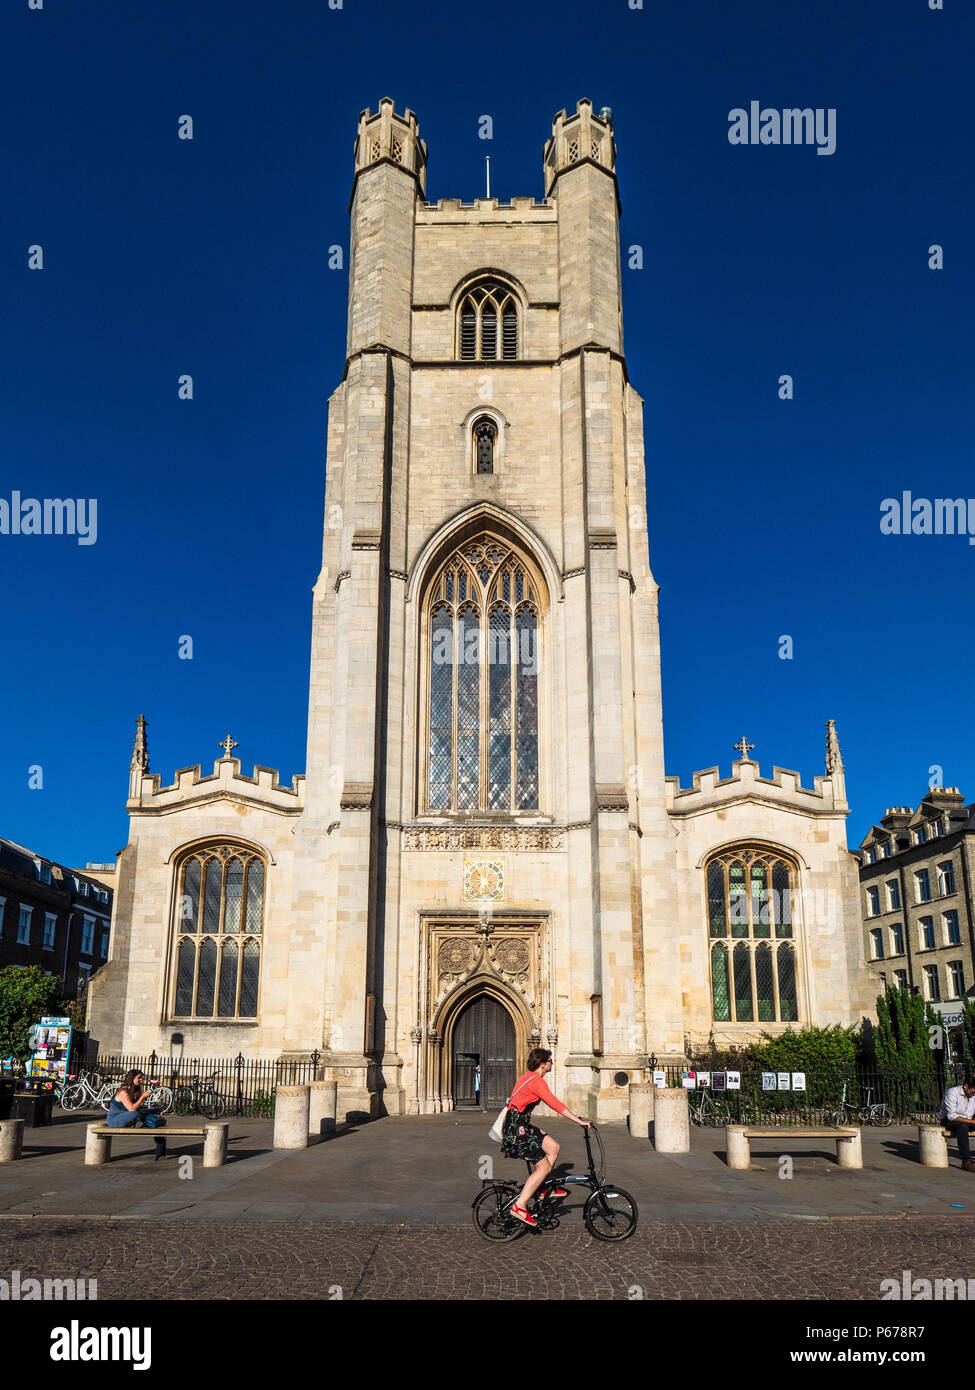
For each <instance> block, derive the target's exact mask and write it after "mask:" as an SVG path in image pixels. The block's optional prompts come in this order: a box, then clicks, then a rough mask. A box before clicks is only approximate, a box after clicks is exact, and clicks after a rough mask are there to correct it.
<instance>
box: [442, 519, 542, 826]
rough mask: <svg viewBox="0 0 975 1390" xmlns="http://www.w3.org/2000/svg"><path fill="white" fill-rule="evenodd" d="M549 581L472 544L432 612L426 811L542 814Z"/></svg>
mask: <svg viewBox="0 0 975 1390" xmlns="http://www.w3.org/2000/svg"><path fill="white" fill-rule="evenodd" d="M543 604H544V593H543V587H542V581H541V577H540V576H539V574H538V573H537V571H536V570H535V568H534V566H533V565H531V564H530V563H529V562H528V561H527V560H526V559H524V558H522V557H521V556H520V555H519V554H518V552H517V551H515V550H514V549H513V548H512V547H511V546H510V545H509V544H508V543H507V542H505V541H503V540H500V539H499V538H498V537H495V536H492V535H486V534H485V535H483V536H480V537H478V538H476V539H475V540H471V541H467V542H465V543H464V544H463V545H461V546H459V547H458V549H457V550H455V551H454V552H453V554H452V555H450V556H449V558H448V559H447V560H446V561H445V562H444V563H443V564H442V565H441V567H440V569H439V570H438V571H437V574H436V577H435V578H434V580H433V582H432V583H431V585H430V587H429V589H428V591H427V596H426V602H425V609H424V612H425V623H424V632H425V642H426V657H427V660H426V670H427V683H426V684H427V717H426V748H425V756H424V761H425V765H426V766H425V770H426V777H425V783H426V809H427V810H429V811H478V810H480V811H509V812H514V811H536V810H538V680H539V668H540V657H541V622H542V616H543Z"/></svg>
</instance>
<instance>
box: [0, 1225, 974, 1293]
mask: <svg viewBox="0 0 975 1390" xmlns="http://www.w3.org/2000/svg"><path fill="white" fill-rule="evenodd" d="M973 1266H975V1260H973V1257H972V1255H971V1240H970V1236H969V1233H968V1231H967V1229H966V1226H965V1223H964V1221H963V1222H962V1223H961V1225H959V1223H958V1222H957V1221H956V1220H954V1219H953V1218H951V1217H925V1218H923V1219H922V1218H915V1217H906V1218H904V1217H902V1218H899V1219H889V1218H875V1217H859V1218H849V1219H834V1220H829V1221H810V1222H806V1221H768V1220H764V1221H727V1220H725V1221H699V1222H698V1221H675V1222H664V1221H648V1222H643V1223H641V1225H640V1227H639V1229H638V1230H637V1232H636V1234H635V1235H634V1236H633V1237H632V1238H631V1239H630V1240H628V1241H625V1242H624V1243H623V1244H621V1245H609V1244H601V1243H600V1242H598V1241H595V1240H593V1239H592V1238H591V1237H590V1236H589V1235H588V1234H587V1233H586V1231H585V1229H584V1227H583V1226H582V1223H581V1221H579V1222H573V1223H571V1224H570V1223H568V1222H567V1223H566V1224H565V1225H564V1226H563V1227H562V1228H561V1229H560V1230H558V1231H554V1232H538V1233H528V1234H526V1235H525V1236H523V1237H522V1238H521V1239H519V1240H517V1241H514V1242H512V1243H511V1244H506V1245H495V1244H491V1243H490V1242H488V1241H485V1240H483V1239H482V1238H481V1237H479V1236H478V1234H477V1232H476V1231H475V1230H474V1228H473V1226H469V1227H467V1228H465V1227H463V1226H461V1225H459V1224H451V1225H438V1224H434V1223H430V1222H407V1223H404V1224H397V1225H394V1224H383V1223H376V1222H366V1221H357V1222H351V1221H350V1222H334V1223H332V1222H300V1221H287V1222H270V1221H269V1222H262V1221H236V1222H235V1221H204V1220H200V1221H194V1222H192V1223H187V1222H177V1221H167V1220H165V1219H157V1220H152V1221H142V1220H137V1219H129V1220H118V1219H113V1218H102V1219H97V1220H94V1219H88V1220H79V1219H75V1218H70V1217H69V1218H63V1219H51V1218H34V1219H23V1220H21V1219H17V1218H8V1219H6V1220H3V1221H0V1278H5V1277H9V1275H8V1271H13V1270H15V1269H17V1270H19V1271H20V1274H21V1279H26V1278H40V1279H43V1278H45V1277H47V1278H52V1277H55V1278H67V1277H73V1278H84V1279H97V1280H98V1298H99V1301H103V1300H110V1299H124V1300H130V1299H147V1298H148V1299H162V1300H169V1299H192V1300H200V1299H235V1300H248V1299H261V1300H276V1299H304V1300H308V1299H315V1300H327V1299H329V1298H334V1297H336V1296H340V1297H341V1298H342V1299H346V1300H348V1299H352V1300H362V1299H370V1300H376V1299H382V1300H401V1299H410V1300H413V1299H422V1300H436V1301H449V1300H458V1299H490V1300H516V1301H528V1300H533V1299H539V1298H541V1299H547V1300H553V1301H554V1300H578V1299H601V1300H629V1299H633V1298H639V1297H642V1298H645V1299H686V1300H694V1299H763V1300H793V1299H854V1300H872V1299H878V1298H879V1297H880V1281H881V1280H882V1279H886V1278H892V1277H893V1278H897V1279H900V1277H901V1272H902V1270H905V1269H910V1270H911V1271H913V1275H914V1277H921V1278H928V1279H932V1280H933V1279H938V1278H942V1279H950V1278H963V1279H967V1278H968V1277H969V1276H970V1275H971V1276H973V1277H975V1269H973ZM336 1290H338V1291H340V1293H339V1294H338V1295H337V1294H336Z"/></svg>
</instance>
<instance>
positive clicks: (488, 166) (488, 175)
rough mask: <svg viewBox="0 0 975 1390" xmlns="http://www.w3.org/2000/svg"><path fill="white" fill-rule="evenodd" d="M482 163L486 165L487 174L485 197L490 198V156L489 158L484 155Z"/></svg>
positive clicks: (487, 155)
mask: <svg viewBox="0 0 975 1390" xmlns="http://www.w3.org/2000/svg"><path fill="white" fill-rule="evenodd" d="M484 163H485V164H486V165H487V170H486V173H487V197H489V198H490V196H491V156H490V155H489V154H486V155H485V156H484Z"/></svg>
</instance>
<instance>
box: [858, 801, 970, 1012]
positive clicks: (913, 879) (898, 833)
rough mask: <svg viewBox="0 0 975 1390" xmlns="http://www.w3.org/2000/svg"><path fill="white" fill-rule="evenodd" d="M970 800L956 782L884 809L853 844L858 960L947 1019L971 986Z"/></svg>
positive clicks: (884, 979) (958, 1007) (879, 977)
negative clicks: (856, 851)
mask: <svg viewBox="0 0 975 1390" xmlns="http://www.w3.org/2000/svg"><path fill="white" fill-rule="evenodd" d="M973 875H975V805H973V806H966V805H965V804H964V798H963V797H962V794H961V792H960V791H959V790H958V788H957V787H939V788H936V789H935V790H933V791H929V792H928V794H927V796H925V797H924V799H923V800H922V801H921V804H920V805H919V806H918V807H917V809H916V810H912V808H911V807H910V806H894V807H891V808H890V809H889V810H888V811H887V813H886V815H885V816H883V818H882V819H881V820H880V821H879V822H878V823H877V824H876V825H874V826H872V827H871V829H870V831H869V833H868V834H867V835H866V836H865V837H864V840H863V842H862V844H861V846H860V909H861V914H862V920H863V932H864V947H865V951H864V954H865V957H866V959H867V961H868V963H869V965H870V968H871V971H872V972H873V973H874V976H875V978H876V979H877V981H878V992H879V990H880V989H882V988H883V985H884V983H887V984H891V985H900V986H902V987H904V988H910V989H917V990H918V991H919V992H920V993H921V994H923V996H924V998H925V999H928V1000H929V1001H930V1002H931V1003H932V1004H933V1005H934V1006H935V1008H936V1009H938V1010H939V1011H940V1012H941V1013H944V1014H946V1015H948V1016H949V1017H950V1016H952V1015H954V1014H956V1013H958V1012H959V1011H960V1009H961V1000H962V999H963V998H964V997H965V996H966V995H969V994H970V993H971V991H972V987H973V985H975V964H973V946H975V914H973V911H972V885H973Z"/></svg>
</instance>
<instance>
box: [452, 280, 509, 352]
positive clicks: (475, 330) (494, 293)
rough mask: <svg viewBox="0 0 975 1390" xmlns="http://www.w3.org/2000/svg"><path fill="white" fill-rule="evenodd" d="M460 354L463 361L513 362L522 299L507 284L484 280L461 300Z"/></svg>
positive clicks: (459, 325)
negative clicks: (519, 306)
mask: <svg viewBox="0 0 975 1390" xmlns="http://www.w3.org/2000/svg"><path fill="white" fill-rule="evenodd" d="M457 339H458V342H457V355H458V357H459V358H460V360H461V361H462V362H498V361H504V362H512V361H514V360H515V359H516V358H517V356H518V300H517V298H516V296H515V294H514V292H513V291H512V290H510V289H509V288H508V286H507V285H503V284H501V283H500V281H498V280H483V281H482V282H481V283H480V284H478V285H475V286H474V287H473V288H472V289H469V290H468V291H467V292H466V293H465V294H464V297H463V298H462V299H461V302H460V315H459V324H458V334H457Z"/></svg>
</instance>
